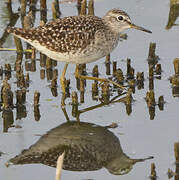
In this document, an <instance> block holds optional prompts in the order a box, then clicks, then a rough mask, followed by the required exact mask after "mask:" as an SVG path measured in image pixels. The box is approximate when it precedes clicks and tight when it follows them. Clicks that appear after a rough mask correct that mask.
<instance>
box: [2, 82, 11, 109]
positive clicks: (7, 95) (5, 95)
mask: <svg viewBox="0 0 179 180" xmlns="http://www.w3.org/2000/svg"><path fill="white" fill-rule="evenodd" d="M1 100H2V106H3V110H9V109H11V108H12V107H13V92H12V91H11V86H10V84H9V83H8V82H7V80H4V81H3V85H2V87H1Z"/></svg>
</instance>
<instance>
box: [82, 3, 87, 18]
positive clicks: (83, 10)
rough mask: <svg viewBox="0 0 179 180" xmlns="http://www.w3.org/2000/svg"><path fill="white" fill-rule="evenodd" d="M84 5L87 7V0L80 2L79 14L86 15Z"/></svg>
mask: <svg viewBox="0 0 179 180" xmlns="http://www.w3.org/2000/svg"><path fill="white" fill-rule="evenodd" d="M86 7H87V1H86V0H83V1H82V2H81V10H80V15H86Z"/></svg>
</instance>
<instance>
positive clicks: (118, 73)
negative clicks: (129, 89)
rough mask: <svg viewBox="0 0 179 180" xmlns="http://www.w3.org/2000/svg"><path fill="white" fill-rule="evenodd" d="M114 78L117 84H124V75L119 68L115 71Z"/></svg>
mask: <svg viewBox="0 0 179 180" xmlns="http://www.w3.org/2000/svg"><path fill="white" fill-rule="evenodd" d="M114 77H115V78H116V80H117V83H118V84H121V85H123V84H124V75H123V72H122V70H121V69H120V68H118V69H117V70H116V72H115V75H114Z"/></svg>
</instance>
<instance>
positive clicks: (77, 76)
mask: <svg viewBox="0 0 179 180" xmlns="http://www.w3.org/2000/svg"><path fill="white" fill-rule="evenodd" d="M78 66H79V65H77V66H76V71H75V77H76V78H79V79H88V80H96V81H100V82H109V83H111V84H113V85H115V86H117V87H119V88H121V89H125V87H124V86H122V85H120V84H118V83H116V82H114V81H111V80H109V79H105V78H98V77H91V76H83V75H81V74H79V68H78Z"/></svg>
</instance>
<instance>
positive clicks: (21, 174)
mask: <svg viewBox="0 0 179 180" xmlns="http://www.w3.org/2000/svg"><path fill="white" fill-rule="evenodd" d="M18 7H19V3H18V1H13V11H14V12H17V9H18ZM38 7H39V5H38ZM114 7H120V8H121V9H123V10H125V11H126V12H128V14H130V17H131V19H132V21H133V22H134V23H135V24H137V25H141V26H143V27H145V28H147V29H150V30H151V31H152V32H153V33H152V34H147V33H143V32H140V31H137V30H128V31H126V32H127V34H128V39H127V41H123V42H121V43H120V44H119V45H118V47H117V48H116V49H115V50H114V52H113V53H112V54H111V61H112V60H117V63H118V67H120V68H121V69H122V70H123V72H124V74H126V59H127V57H129V58H131V60H132V63H131V64H132V67H134V69H135V72H142V71H143V72H144V77H145V82H144V89H142V90H137V88H136V92H135V94H133V98H134V100H135V101H134V102H133V103H132V112H131V114H130V115H128V114H127V113H126V107H125V105H124V104H123V103H115V104H111V105H106V106H104V107H101V108H98V109H95V110H92V111H88V112H85V113H83V114H81V115H80V120H81V121H83V122H90V123H94V124H97V125H100V126H107V125H109V124H111V123H112V122H115V123H117V124H118V125H119V126H118V128H115V129H110V131H112V132H113V133H114V134H115V135H116V136H117V137H118V139H119V140H120V143H121V147H122V150H123V152H124V153H125V154H127V155H128V156H129V157H130V158H145V157H148V156H154V159H152V160H148V161H145V162H140V163H137V164H135V165H134V166H133V169H132V170H131V171H130V172H129V173H128V174H126V175H123V176H122V177H118V176H116V175H112V174H110V173H109V172H108V171H107V170H106V169H105V168H102V169H100V170H98V171H87V172H72V171H66V170H63V171H62V179H74V180H76V179H81V180H82V179H112V180H113V179H114V180H115V179H119V178H122V179H124V180H133V179H148V177H149V176H150V165H151V163H152V162H154V163H155V165H156V171H157V176H158V177H159V178H160V179H162V180H164V179H168V176H167V171H168V168H170V169H172V170H173V171H175V157H174V143H175V142H178V141H179V133H178V124H179V122H178V116H179V113H178V106H179V99H178V98H174V97H173V95H172V88H171V84H170V82H169V80H168V79H169V77H170V76H172V75H173V74H174V68H173V63H172V62H173V59H174V58H176V57H179V51H178V43H179V36H178V30H179V26H172V27H171V28H170V29H168V30H167V29H166V26H167V23H168V18H169V11H170V2H169V0H158V1H155V0H151V1H141V0H134V1H125V0H121V1H120V2H119V1H118V0H111V1H95V14H96V15H98V16H103V15H104V14H105V12H106V11H108V10H109V9H112V8H114ZM60 9H61V12H62V16H68V15H76V14H77V10H76V6H75V3H72V4H62V5H61V6H60ZM36 16H37V19H36V25H37V24H39V23H38V22H39V13H37V15H36ZM51 17H52V16H51V4H50V1H49V4H48V19H49V20H50V19H51ZM178 22H179V21H178V20H176V21H175V24H177V23H178ZM8 23H9V20H8V16H7V11H6V5H5V1H4V0H3V1H2V2H1V5H0V27H1V30H0V36H2V34H3V32H4V29H5V27H6V25H7V24H8ZM15 26H21V23H20V19H19V20H18V21H17V23H16V25H15ZM150 42H156V44H157V48H156V54H157V55H158V56H159V57H160V60H159V63H161V65H162V70H163V72H162V75H161V80H159V79H156V78H155V80H154V91H155V97H156V100H157V99H158V97H159V96H161V95H163V96H164V100H165V101H166V103H165V105H164V110H163V111H160V110H159V108H158V106H156V108H155V117H154V119H153V120H150V116H149V112H148V107H147V104H146V102H145V99H144V98H145V96H146V92H147V91H148V89H149V87H148V84H149V81H148V62H147V60H146V59H147V57H148V49H149V43H150ZM3 47H9V48H11V47H12V48H15V45H14V42H13V38H12V36H9V37H8V38H7V40H6V42H5V44H3ZM24 47H25V46H24ZM38 58H39V55H37V59H38ZM0 59H1V60H0V65H2V66H4V64H6V63H10V64H11V65H12V67H14V63H15V59H16V53H15V52H4V51H0ZM104 60H105V59H104V58H103V59H101V60H99V61H98V62H95V63H91V64H88V65H87V72H89V73H90V72H92V68H93V66H94V65H95V64H98V66H99V72H100V76H106V75H105V64H104ZM25 61H26V60H25V58H23V66H24V67H25ZM36 65H37V67H36V72H29V75H30V80H31V82H30V86H29V88H28V90H29V92H28V93H27V99H26V104H25V106H26V110H27V116H26V117H25V118H21V119H17V118H16V116H17V112H16V109H14V110H13V116H14V121H13V122H12V124H13V125H15V126H17V125H19V126H20V127H21V128H15V127H10V128H8V130H7V132H4V129H5V126H4V122H3V118H2V116H1V117H0V124H1V125H0V127H1V128H0V151H2V152H4V154H2V155H1V156H0V174H1V179H6V180H12V179H18V180H23V179H27V180H28V179H33V178H34V179H37V178H38V179H39V177H40V179H44V180H47V179H48V180H49V179H54V178H55V168H52V167H49V166H45V165H42V164H28V165H17V166H15V165H14V166H10V167H8V168H7V167H6V166H5V165H4V164H5V163H6V162H7V161H8V160H9V159H10V158H12V157H14V156H15V155H17V154H19V153H20V152H21V151H22V150H23V149H26V148H28V147H29V146H31V145H32V144H34V143H35V142H37V140H38V139H39V137H40V136H39V135H43V134H45V133H46V132H47V131H49V130H50V129H52V128H54V127H57V126H58V125H60V124H62V123H64V122H66V119H65V116H64V114H63V111H62V110H61V107H60V103H61V89H60V85H59V83H60V82H59V80H58V85H59V86H58V89H57V92H58V96H57V97H54V96H53V95H52V93H51V90H50V87H49V85H50V81H48V80H47V78H45V79H44V80H42V79H41V78H40V70H41V69H42V68H41V67H40V64H39V61H37V63H36ZM63 66H64V63H58V65H57V67H55V68H57V69H58V73H59V74H60V73H61V72H62V69H63ZM74 71H75V66H74V65H70V66H69V68H68V71H67V76H66V77H67V79H68V78H70V80H71V84H70V87H71V89H70V91H71V92H72V91H76V80H75V78H74V76H73V74H74ZM24 73H25V74H26V71H25V68H24ZM58 79H59V78H58ZM0 81H1V83H2V80H0ZM15 81H16V78H15V72H14V71H13V72H12V78H11V79H10V80H9V83H10V84H11V86H12V90H13V92H15V90H17V85H16V83H15ZM91 84H92V82H89V81H87V87H86V90H85V102H84V103H82V104H81V105H80V106H79V109H84V108H87V107H89V106H92V105H96V104H99V103H100V102H99V101H98V102H96V101H93V100H92V98H91ZM35 90H37V91H39V92H40V107H39V109H40V120H39V121H35V118H34V108H33V95H34V92H35ZM78 97H80V93H79V92H78ZM15 102H16V101H15V98H14V103H15ZM70 103H71V98H68V99H67V100H66V104H67V105H66V110H67V113H68V115H69V118H70V120H75V118H74V117H73V116H72V114H71V109H72V107H71V104H70ZM1 114H2V112H1Z"/></svg>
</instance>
